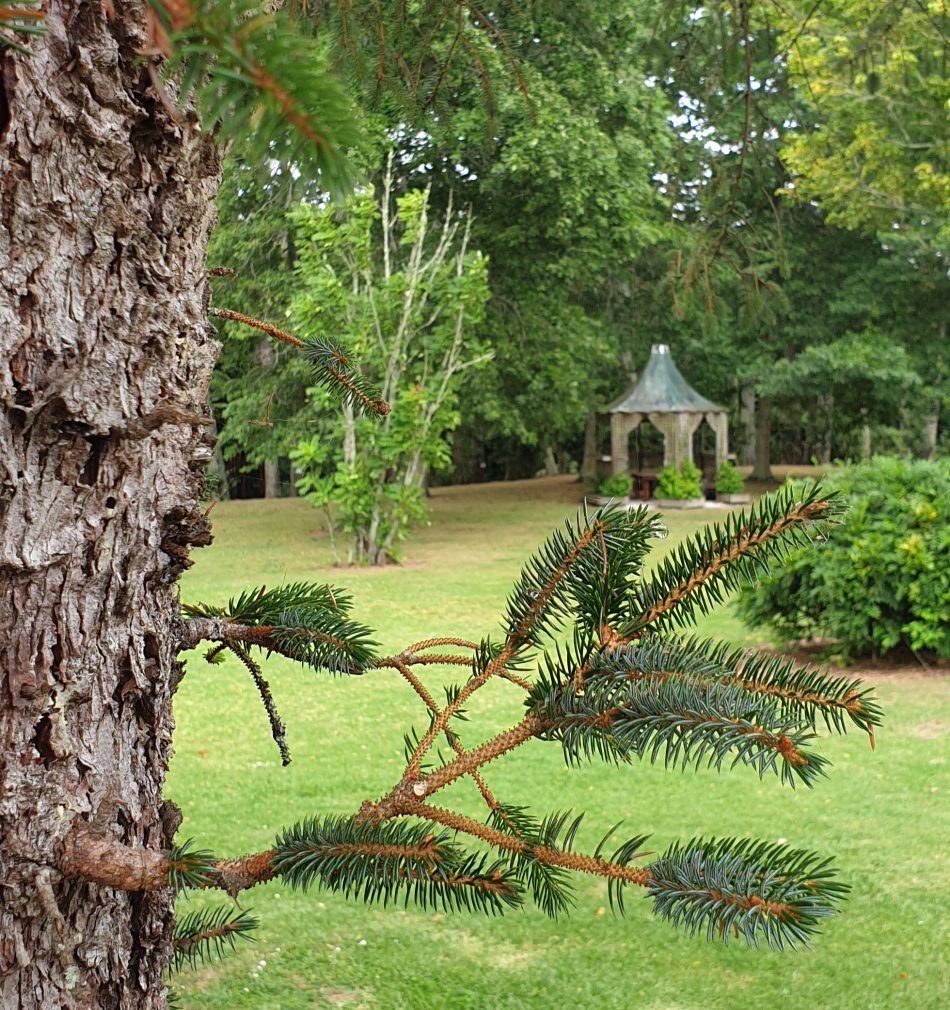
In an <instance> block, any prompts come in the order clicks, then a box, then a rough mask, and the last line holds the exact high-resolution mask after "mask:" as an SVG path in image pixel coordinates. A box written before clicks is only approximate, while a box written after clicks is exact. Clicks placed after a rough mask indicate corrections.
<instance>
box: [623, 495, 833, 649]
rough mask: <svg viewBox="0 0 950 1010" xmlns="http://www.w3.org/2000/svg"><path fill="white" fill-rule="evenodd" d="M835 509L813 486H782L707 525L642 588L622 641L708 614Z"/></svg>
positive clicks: (802, 540) (804, 538)
mask: <svg viewBox="0 0 950 1010" xmlns="http://www.w3.org/2000/svg"><path fill="white" fill-rule="evenodd" d="M840 511H841V508H840V506H839V505H838V502H837V499H836V498H834V497H826V498H823V497H821V495H820V488H819V485H818V484H814V485H812V486H811V487H807V488H804V489H800V488H795V487H789V488H783V489H782V490H780V491H778V492H777V493H776V494H774V495H771V496H768V497H764V498H762V499H761V501H760V502H759V503H758V504H757V505H754V506H753V507H752V508H751V509H750V510H749V511H748V512H744V511H743V512H738V513H733V514H731V515H730V516H729V518H728V519H727V520H726V522H725V523H724V524H719V523H715V524H710V525H708V526H706V527H705V528H704V529H703V530H701V531H699V532H698V533H696V534H695V535H694V536H693V538H692V539H691V540H688V541H686V542H685V543H683V544H681V545H680V546H679V547H678V548H677V549H676V550H675V551H674V552H673V553H672V554H671V555H670V556H669V557H668V558H666V559H665V560H664V561H663V562H662V563H661V565H660V568H659V570H658V571H657V572H656V573H654V574H653V576H652V577H651V578H650V580H649V581H648V582H647V583H646V584H645V585H644V586H643V588H642V603H641V607H640V611H639V614H638V616H637V617H635V618H634V619H633V620H631V621H629V622H628V623H627V624H626V625H625V626H624V628H623V629H622V637H623V638H625V639H631V638H635V637H638V636H639V635H641V634H642V633H643V631H644V630H645V629H647V628H652V629H657V628H661V627H665V626H667V625H669V624H676V625H680V626H682V625H685V624H690V623H692V622H694V621H695V619H696V610H697V609H698V610H699V611H700V612H701V613H703V614H705V613H707V612H708V611H709V608H710V607H711V606H712V605H713V604H716V603H721V602H722V601H723V599H724V597H725V595H726V594H727V593H729V592H732V591H734V590H736V589H738V588H739V586H740V585H741V583H742V580H743V579H744V578H746V579H748V578H753V577H754V576H755V575H756V574H757V573H758V572H760V571H767V570H768V565H769V561H770V560H781V559H783V558H784V557H785V556H786V554H787V553H788V551H789V550H790V549H791V548H792V547H794V546H799V545H802V544H807V543H809V538H808V536H807V532H808V531H809V529H811V528H814V527H816V526H817V525H818V524H819V523H821V524H824V523H828V522H832V521H834V519H835V518H836V516H837V515H839V514H840Z"/></svg>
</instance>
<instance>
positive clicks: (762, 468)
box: [752, 396, 775, 481]
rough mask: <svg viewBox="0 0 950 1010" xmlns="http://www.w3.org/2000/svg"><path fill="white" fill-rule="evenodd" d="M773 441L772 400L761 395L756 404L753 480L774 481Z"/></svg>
mask: <svg viewBox="0 0 950 1010" xmlns="http://www.w3.org/2000/svg"><path fill="white" fill-rule="evenodd" d="M771 441H772V401H771V399H770V398H769V397H767V396H762V397H759V399H758V401H757V403H756V405H755V465H754V466H753V468H752V480H768V481H774V480H775V478H774V477H773V476H772V467H771V463H770V457H771Z"/></svg>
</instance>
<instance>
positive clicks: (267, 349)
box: [257, 337, 280, 498]
mask: <svg viewBox="0 0 950 1010" xmlns="http://www.w3.org/2000/svg"><path fill="white" fill-rule="evenodd" d="M257 360H258V361H259V362H260V364H261V367H262V368H273V367H274V365H276V364H277V349H276V348H275V347H274V345H273V343H272V342H271V341H270V340H268V338H267V337H261V340H260V343H259V344H258V345H257ZM264 497H265V498H279V497H280V463H279V462H278V461H277V460H276V459H266V460H264Z"/></svg>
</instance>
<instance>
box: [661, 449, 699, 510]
mask: <svg viewBox="0 0 950 1010" xmlns="http://www.w3.org/2000/svg"><path fill="white" fill-rule="evenodd" d="M702 478H703V474H702V471H701V470H700V469H699V467H698V466H696V464H695V463H694V462H693V461H692V460H690V459H686V460H683V463H682V465H681V466H680V468H679V469H678V470H677V469H676V467H675V466H673V465H672V464H671V465H670V466H665V467H663V469H662V470H661V471H660V478H659V480H658V481H657V482H656V490H655V491H654V493H653V497H654V498H660V499H667V500H670V501H688V500H689V499H691V498H702V497H703V485H702Z"/></svg>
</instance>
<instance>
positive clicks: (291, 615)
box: [268, 607, 377, 676]
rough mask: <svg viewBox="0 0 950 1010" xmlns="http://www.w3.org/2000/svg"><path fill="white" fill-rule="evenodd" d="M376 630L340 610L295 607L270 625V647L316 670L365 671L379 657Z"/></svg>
mask: <svg viewBox="0 0 950 1010" xmlns="http://www.w3.org/2000/svg"><path fill="white" fill-rule="evenodd" d="M371 634H372V632H371V631H370V630H369V628H367V627H366V626H365V625H363V624H358V623H356V622H355V621H350V620H348V619H347V618H345V617H343V616H342V615H340V614H339V613H338V612H334V611H328V610H321V609H318V608H309V609H308V608H305V607H295V608H293V609H290V610H286V611H284V613H283V614H281V615H280V620H279V622H278V623H277V624H275V625H274V627H273V628H271V629H270V638H269V640H268V647H269V648H271V649H273V650H274V652H279V653H280V654H281V655H282V656H286V657H287V658H288V659H293V660H295V661H296V662H298V663H306V664H307V665H308V666H311V667H312V668H313V669H314V670H327V671H328V672H330V673H345V674H350V675H356V676H358V675H359V674H362V673H363V672H365V670H366V669H368V668H369V667H371V666H372V665H373V663H374V660H375V646H376V644H377V643H376V642H374V641H373V640H372V639H371V638H370V637H369V636H370V635H371Z"/></svg>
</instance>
